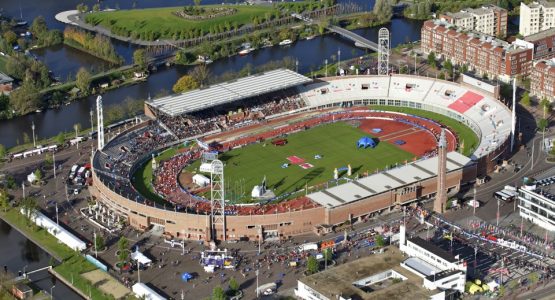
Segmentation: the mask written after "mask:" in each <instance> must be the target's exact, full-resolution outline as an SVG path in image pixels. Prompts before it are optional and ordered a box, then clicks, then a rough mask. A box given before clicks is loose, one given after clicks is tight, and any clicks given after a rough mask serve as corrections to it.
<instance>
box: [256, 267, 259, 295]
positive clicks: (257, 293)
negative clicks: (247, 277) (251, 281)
mask: <svg viewBox="0 0 555 300" xmlns="http://www.w3.org/2000/svg"><path fill="white" fill-rule="evenodd" d="M258 273H259V271H258V269H256V298H258V296H259V292H258Z"/></svg>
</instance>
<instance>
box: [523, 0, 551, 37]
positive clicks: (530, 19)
mask: <svg viewBox="0 0 555 300" xmlns="http://www.w3.org/2000/svg"><path fill="white" fill-rule="evenodd" d="M519 25H520V26H519V33H520V34H521V35H523V36H529V35H531V34H534V33H538V32H540V31H544V30H547V29H549V28H553V27H555V1H554V2H549V1H545V0H540V1H534V2H532V3H530V4H526V3H524V2H521V3H520V24H519Z"/></svg>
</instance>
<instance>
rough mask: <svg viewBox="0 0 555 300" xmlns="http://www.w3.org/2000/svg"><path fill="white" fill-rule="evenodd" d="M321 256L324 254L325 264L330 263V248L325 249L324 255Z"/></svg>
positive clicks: (331, 257)
mask: <svg viewBox="0 0 555 300" xmlns="http://www.w3.org/2000/svg"><path fill="white" fill-rule="evenodd" d="M323 254H324V261H325V262H328V263H329V262H331V260H332V259H333V253H332V252H331V249H330V248H326V249H325V250H324V253H323Z"/></svg>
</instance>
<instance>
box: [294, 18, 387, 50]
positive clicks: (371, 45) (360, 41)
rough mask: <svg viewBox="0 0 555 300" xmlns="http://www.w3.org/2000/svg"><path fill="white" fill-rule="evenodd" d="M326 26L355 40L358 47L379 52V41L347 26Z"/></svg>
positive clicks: (310, 21)
mask: <svg viewBox="0 0 555 300" xmlns="http://www.w3.org/2000/svg"><path fill="white" fill-rule="evenodd" d="M291 16H293V17H295V18H297V19H299V20H302V21H305V22H306V23H308V24H312V23H313V20H312V19H310V18H308V17H306V16H303V15H301V14H297V13H293V14H291ZM326 28H327V29H328V30H329V31H331V32H334V33H337V34H339V35H341V36H343V37H344V38H346V39H349V40H351V41H353V42H355V46H357V47H360V48H367V49H371V50H374V51H376V52H378V49H379V47H378V44H377V43H375V42H372V41H370V40H367V39H365V38H363V37H361V36H360V35H358V34H356V33H354V32H351V31H349V30H347V29H345V28H341V27H339V26H335V25H327V26H326Z"/></svg>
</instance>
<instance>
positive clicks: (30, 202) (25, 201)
mask: <svg viewBox="0 0 555 300" xmlns="http://www.w3.org/2000/svg"><path fill="white" fill-rule="evenodd" d="M19 207H20V208H21V211H22V212H23V215H24V216H25V218H26V219H27V222H28V223H29V222H30V221H32V220H33V219H34V218H35V215H36V213H37V211H36V209H37V199H35V198H34V197H25V198H21V200H20V202H19Z"/></svg>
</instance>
